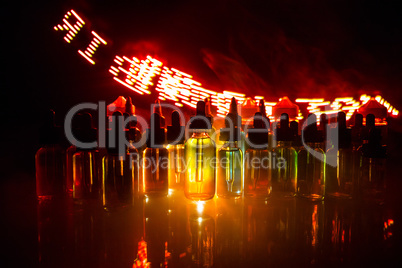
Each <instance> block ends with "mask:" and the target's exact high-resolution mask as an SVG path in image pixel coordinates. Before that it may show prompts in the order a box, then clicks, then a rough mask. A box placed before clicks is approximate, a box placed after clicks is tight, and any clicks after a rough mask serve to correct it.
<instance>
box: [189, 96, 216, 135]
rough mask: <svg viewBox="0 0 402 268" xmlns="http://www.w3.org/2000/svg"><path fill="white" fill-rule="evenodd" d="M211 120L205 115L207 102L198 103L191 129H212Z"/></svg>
mask: <svg viewBox="0 0 402 268" xmlns="http://www.w3.org/2000/svg"><path fill="white" fill-rule="evenodd" d="M211 128H212V123H211V119H210V118H208V117H207V116H206V115H205V102H204V101H198V102H197V108H196V117H193V119H192V120H191V123H190V129H211Z"/></svg>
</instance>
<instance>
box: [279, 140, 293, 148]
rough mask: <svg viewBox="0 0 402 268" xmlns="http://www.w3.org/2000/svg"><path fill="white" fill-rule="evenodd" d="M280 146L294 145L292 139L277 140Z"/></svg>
mask: <svg viewBox="0 0 402 268" xmlns="http://www.w3.org/2000/svg"><path fill="white" fill-rule="evenodd" d="M277 145H278V147H292V141H277Z"/></svg>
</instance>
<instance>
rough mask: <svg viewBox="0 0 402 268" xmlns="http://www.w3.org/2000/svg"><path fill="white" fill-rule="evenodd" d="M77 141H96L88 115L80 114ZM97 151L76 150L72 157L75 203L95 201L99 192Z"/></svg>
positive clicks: (89, 115)
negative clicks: (80, 121) (80, 119)
mask: <svg viewBox="0 0 402 268" xmlns="http://www.w3.org/2000/svg"><path fill="white" fill-rule="evenodd" d="M77 134H78V135H77V137H78V140H80V141H82V142H86V143H88V142H93V141H94V140H96V136H97V131H96V129H94V128H92V116H91V114H89V113H83V114H82V126H80V131H79V132H78V133H77ZM97 159H98V151H97V150H96V148H94V147H92V148H77V151H76V153H75V154H74V155H73V178H74V189H73V198H74V200H75V202H78V203H82V202H83V201H85V200H89V199H97V198H98V197H99V194H100V191H101V181H100V178H99V177H98V174H97V172H96V171H97V167H98V164H99V163H98V161H97Z"/></svg>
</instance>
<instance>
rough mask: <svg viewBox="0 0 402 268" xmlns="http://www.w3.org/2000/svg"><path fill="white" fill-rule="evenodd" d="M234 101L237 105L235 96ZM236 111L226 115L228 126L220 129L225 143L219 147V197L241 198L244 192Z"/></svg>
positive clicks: (241, 154) (220, 137)
mask: <svg viewBox="0 0 402 268" xmlns="http://www.w3.org/2000/svg"><path fill="white" fill-rule="evenodd" d="M233 101H234V103H235V104H234V105H236V101H235V100H234V98H233ZM235 112H236V113H229V114H228V115H227V116H226V118H225V125H226V128H224V129H221V130H220V136H219V139H220V140H221V141H224V142H225V144H224V145H223V146H222V147H221V148H220V149H219V151H218V158H217V178H216V180H217V189H216V193H217V195H218V196H219V197H234V198H239V197H241V195H242V192H243V152H242V151H241V149H240V148H239V147H237V143H238V141H239V140H240V139H241V134H240V128H238V127H237V126H235V123H234V121H235V120H237V118H238V114H237V109H236V110H235ZM239 121H240V122H241V119H240V120H239Z"/></svg>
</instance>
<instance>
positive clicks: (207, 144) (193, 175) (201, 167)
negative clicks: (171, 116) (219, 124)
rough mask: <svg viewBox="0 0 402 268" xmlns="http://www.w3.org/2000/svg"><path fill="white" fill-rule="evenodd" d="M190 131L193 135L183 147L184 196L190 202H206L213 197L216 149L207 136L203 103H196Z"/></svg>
mask: <svg viewBox="0 0 402 268" xmlns="http://www.w3.org/2000/svg"><path fill="white" fill-rule="evenodd" d="M190 129H191V131H192V132H193V134H192V136H191V137H190V138H189V139H188V140H187V141H186V143H185V145H184V153H185V159H186V166H187V169H186V172H185V181H184V194H185V196H186V197H187V198H188V199H191V200H208V199H211V198H213V197H214V195H215V165H216V147H215V142H214V141H213V140H212V139H211V137H210V136H209V134H208V131H209V130H210V129H211V122H210V121H209V119H208V118H207V117H206V116H205V102H203V101H199V102H198V103H197V115H196V116H195V117H193V118H192V121H191V124H190Z"/></svg>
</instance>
